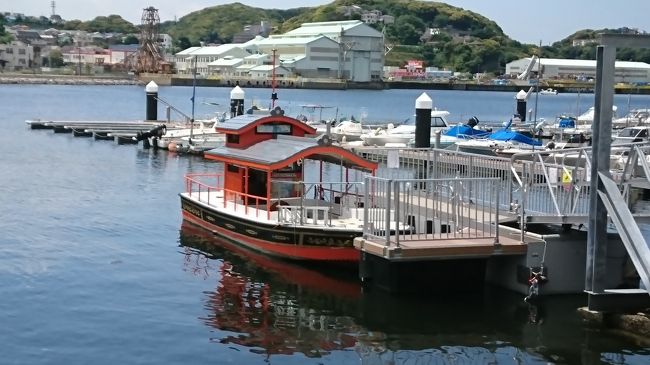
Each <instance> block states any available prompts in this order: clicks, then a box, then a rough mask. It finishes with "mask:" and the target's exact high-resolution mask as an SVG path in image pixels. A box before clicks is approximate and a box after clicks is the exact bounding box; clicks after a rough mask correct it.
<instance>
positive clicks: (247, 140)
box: [180, 108, 377, 262]
mask: <svg viewBox="0 0 650 365" xmlns="http://www.w3.org/2000/svg"><path fill="white" fill-rule="evenodd" d="M282 114H283V113H282V112H281V110H279V109H278V108H276V109H275V110H274V113H272V115H266V116H261V115H248V114H246V115H240V116H237V117H234V118H231V119H228V120H226V121H224V122H222V123H220V124H219V126H218V127H217V132H219V133H224V134H225V135H226V143H225V146H223V147H219V148H216V149H213V150H210V151H207V152H205V157H206V158H208V159H211V160H214V161H216V162H217V164H215V170H217V171H215V172H214V173H211V174H190V175H187V176H186V177H185V185H186V191H185V192H184V193H181V194H180V197H181V208H182V212H183V218H184V219H185V220H186V221H189V222H191V223H194V224H196V225H199V226H201V227H204V228H206V229H208V230H210V231H212V232H213V233H214V234H216V235H219V236H221V237H223V238H226V239H228V240H230V241H232V242H234V243H237V244H239V245H242V246H244V247H247V248H249V249H253V250H256V251H260V252H264V253H266V254H269V255H272V256H276V257H281V258H286V259H293V260H305V261H343V262H354V261H358V260H359V252H358V251H357V250H356V249H355V248H354V247H353V242H352V241H353V239H354V238H355V237H357V236H360V235H361V234H362V231H363V224H364V210H363V204H364V196H365V190H364V184H363V182H362V181H363V177H364V176H365V175H367V174H374V173H375V170H376V169H377V164H376V163H375V162H370V161H367V160H365V159H363V158H361V157H359V156H358V155H356V154H354V153H353V152H351V151H348V150H346V149H343V148H341V147H338V146H334V145H332V144H331V143H330V141H329V139H328V138H327V136H324V137H321V138H318V139H317V138H312V137H306V136H308V135H313V134H314V133H316V131H315V129H314V128H312V127H310V126H308V125H307V124H305V123H303V122H301V121H299V120H297V119H294V118H289V117H286V116H284V115H282ZM305 177H309V178H312V179H313V180H311V182H309V181H307V179H305ZM324 178H325V179H324ZM332 180H334V181H332Z"/></svg>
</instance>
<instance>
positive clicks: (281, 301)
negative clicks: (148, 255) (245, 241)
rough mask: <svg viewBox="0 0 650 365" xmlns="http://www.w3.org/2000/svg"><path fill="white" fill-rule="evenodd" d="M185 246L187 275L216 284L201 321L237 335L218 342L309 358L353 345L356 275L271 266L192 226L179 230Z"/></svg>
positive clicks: (281, 264)
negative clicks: (206, 311)
mask: <svg viewBox="0 0 650 365" xmlns="http://www.w3.org/2000/svg"><path fill="white" fill-rule="evenodd" d="M180 243H181V245H182V246H183V247H184V252H185V265H186V268H187V270H188V271H191V272H192V273H195V274H196V275H198V276H202V277H204V278H205V277H208V276H213V277H214V278H217V279H218V280H219V282H218V286H217V289H216V290H215V291H214V292H212V293H209V294H208V298H207V303H206V309H207V310H208V314H207V315H206V317H204V318H202V320H203V321H204V322H205V323H206V324H207V325H209V326H211V327H214V328H217V329H219V330H222V331H229V332H233V333H234V334H232V335H227V336H225V337H223V338H219V339H215V342H219V343H223V344H236V345H241V346H245V347H249V348H251V351H252V352H258V353H263V354H267V355H275V354H286V355H289V354H294V353H302V354H304V355H306V356H308V357H320V356H323V355H324V354H326V353H328V352H329V351H332V350H341V349H350V348H353V347H354V346H355V343H356V339H355V337H354V335H353V334H354V333H357V332H358V329H357V328H356V327H357V326H356V325H355V323H354V321H353V319H352V318H351V317H349V316H346V315H345V313H346V312H348V311H349V310H350V309H347V308H346V307H348V308H353V307H354V306H355V303H356V301H357V300H358V298H359V296H360V293H361V287H360V285H359V284H358V283H357V282H356V281H355V276H354V273H352V272H349V271H348V270H344V271H345V272H344V275H341V276H343V277H331V276H327V275H324V274H323V273H321V272H318V271H314V270H310V269H308V268H305V267H302V266H299V265H297V264H293V263H289V262H284V261H281V260H277V259H275V260H274V259H271V258H269V257H268V256H266V255H263V254H258V253H256V252H253V251H249V250H246V249H243V248H241V246H239V245H234V244H231V243H228V242H227V241H224V240H221V239H218V238H217V237H214V236H212V235H211V234H210V233H209V232H207V231H206V230H204V229H203V228H199V227H196V226H194V225H192V224H190V223H183V225H182V226H181V232H180ZM212 259H217V260H212ZM345 276H347V278H346V277H345ZM333 298H335V300H333Z"/></svg>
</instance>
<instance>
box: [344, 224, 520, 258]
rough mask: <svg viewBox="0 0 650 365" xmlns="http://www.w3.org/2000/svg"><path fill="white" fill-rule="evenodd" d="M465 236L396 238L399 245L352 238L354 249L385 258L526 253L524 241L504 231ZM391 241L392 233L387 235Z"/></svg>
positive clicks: (469, 256)
mask: <svg viewBox="0 0 650 365" xmlns="http://www.w3.org/2000/svg"><path fill="white" fill-rule="evenodd" d="M466 233H467V236H468V237H467V238H453V239H440V238H436V239H423V240H408V241H400V242H399V244H396V243H394V242H390V243H389V244H388V245H387V244H386V241H383V242H381V241H377V240H372V239H367V238H363V237H359V238H356V239H355V240H354V247H356V248H357V249H358V250H360V251H362V252H365V253H369V254H372V255H375V256H379V257H383V258H385V259H387V260H389V261H424V260H445V259H475V258H488V257H492V256H503V255H526V253H527V251H528V242H521V239H520V237H518V236H517V235H515V234H508V235H504V236H501V237H499V240H498V242H496V241H495V239H494V238H474V237H472V236H474V235H476V233H477V232H470V231H468V232H466ZM390 238H391V241H394V238H395V237H394V236H393V237H390Z"/></svg>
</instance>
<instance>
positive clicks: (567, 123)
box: [558, 117, 576, 128]
mask: <svg viewBox="0 0 650 365" xmlns="http://www.w3.org/2000/svg"><path fill="white" fill-rule="evenodd" d="M558 127H560V128H575V127H576V120H575V119H574V118H569V117H561V118H560V121H559V123H558Z"/></svg>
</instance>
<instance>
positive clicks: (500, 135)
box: [488, 129, 542, 146]
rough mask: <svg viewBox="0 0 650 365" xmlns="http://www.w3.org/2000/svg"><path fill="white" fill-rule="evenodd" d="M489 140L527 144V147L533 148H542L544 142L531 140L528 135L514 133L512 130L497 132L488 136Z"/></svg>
mask: <svg viewBox="0 0 650 365" xmlns="http://www.w3.org/2000/svg"><path fill="white" fill-rule="evenodd" d="M488 139H492V140H495V141H504V142H519V143H525V144H527V145H531V146H541V145H542V142H540V141H538V140H536V139H534V138H530V137H528V136H526V135H523V134H521V133H517V132H513V131H510V130H504V129H502V130H499V131H496V132H494V133H492V134H490V135H489V136H488Z"/></svg>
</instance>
